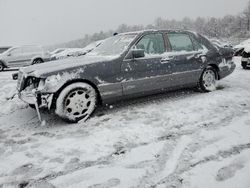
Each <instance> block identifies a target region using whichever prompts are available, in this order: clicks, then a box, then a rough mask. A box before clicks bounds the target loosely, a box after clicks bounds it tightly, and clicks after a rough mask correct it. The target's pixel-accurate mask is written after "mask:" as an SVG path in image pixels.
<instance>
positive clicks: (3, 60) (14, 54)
mask: <svg viewBox="0 0 250 188" xmlns="http://www.w3.org/2000/svg"><path fill="white" fill-rule="evenodd" d="M48 60H50V55H49V53H48V52H46V51H45V50H44V49H43V48H42V47H41V46H31V45H30V46H19V47H12V48H9V49H8V50H6V51H5V52H3V53H2V54H0V71H3V70H4V69H5V68H12V67H24V66H28V65H33V64H39V63H43V62H45V61H48Z"/></svg>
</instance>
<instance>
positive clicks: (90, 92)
mask: <svg viewBox="0 0 250 188" xmlns="http://www.w3.org/2000/svg"><path fill="white" fill-rule="evenodd" d="M96 104H97V93H96V90H95V89H94V88H93V87H92V86H91V85H89V84H87V83H82V82H77V83H73V84H71V85H69V86H67V87H65V88H64V89H63V90H62V91H61V93H60V94H59V96H58V98H57V100H56V114H57V115H58V116H60V117H61V118H63V119H65V120H67V121H69V122H73V123H76V122H78V121H80V120H83V121H86V120H87V119H88V118H89V116H90V115H91V114H92V113H93V112H94V110H95V108H96Z"/></svg>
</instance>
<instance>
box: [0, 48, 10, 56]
mask: <svg viewBox="0 0 250 188" xmlns="http://www.w3.org/2000/svg"><path fill="white" fill-rule="evenodd" d="M10 48H11V46H2V47H0V54H2V53H3V52H5V51H6V50H8V49H10Z"/></svg>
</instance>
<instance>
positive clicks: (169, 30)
mask: <svg viewBox="0 0 250 188" xmlns="http://www.w3.org/2000/svg"><path fill="white" fill-rule="evenodd" d="M154 32H169V33H170V32H177V33H178V32H184V33H193V34H195V35H197V33H195V32H194V31H189V30H182V29H148V30H140V31H132V32H125V33H119V34H118V35H133V34H134V35H138V34H145V33H154Z"/></svg>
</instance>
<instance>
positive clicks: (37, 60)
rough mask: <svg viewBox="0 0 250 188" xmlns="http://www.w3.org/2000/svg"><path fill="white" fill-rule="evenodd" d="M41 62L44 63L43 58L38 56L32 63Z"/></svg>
mask: <svg viewBox="0 0 250 188" xmlns="http://www.w3.org/2000/svg"><path fill="white" fill-rule="evenodd" d="M40 63H43V60H42V59H40V58H38V59H35V60H34V61H33V62H32V65H35V64H40Z"/></svg>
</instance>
